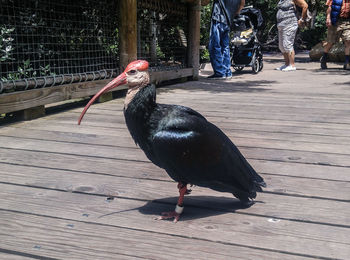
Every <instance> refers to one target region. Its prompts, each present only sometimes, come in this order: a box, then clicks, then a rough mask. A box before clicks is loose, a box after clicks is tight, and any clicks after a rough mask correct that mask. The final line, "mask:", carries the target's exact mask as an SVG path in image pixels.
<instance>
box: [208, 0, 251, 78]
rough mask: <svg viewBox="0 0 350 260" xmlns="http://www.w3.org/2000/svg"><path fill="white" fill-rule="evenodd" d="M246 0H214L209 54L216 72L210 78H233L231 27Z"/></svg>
mask: <svg viewBox="0 0 350 260" xmlns="http://www.w3.org/2000/svg"><path fill="white" fill-rule="evenodd" d="M244 5H245V0H214V2H213V7H212V15H211V26H210V35H209V47H208V49H209V56H210V62H211V65H212V67H213V71H214V74H213V75H211V76H209V77H208V79H227V78H232V72H231V60H230V35H229V33H230V27H231V23H232V20H233V19H234V17H235V16H236V15H237V14H239V13H240V11H241V10H242V9H243V7H244Z"/></svg>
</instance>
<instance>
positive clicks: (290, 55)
mask: <svg viewBox="0 0 350 260" xmlns="http://www.w3.org/2000/svg"><path fill="white" fill-rule="evenodd" d="M294 59H295V52H294V50H292V51H290V52H289V53H288V61H289V66H292V67H295V62H294Z"/></svg>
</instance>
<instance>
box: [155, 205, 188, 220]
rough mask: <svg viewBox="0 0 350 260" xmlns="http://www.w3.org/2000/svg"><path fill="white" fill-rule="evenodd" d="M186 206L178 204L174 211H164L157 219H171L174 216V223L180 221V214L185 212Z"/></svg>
mask: <svg viewBox="0 0 350 260" xmlns="http://www.w3.org/2000/svg"><path fill="white" fill-rule="evenodd" d="M183 210H184V207H183V206H182V207H181V206H179V205H176V208H175V210H174V211H169V212H162V215H161V216H159V217H158V218H157V220H163V219H171V218H174V223H176V222H178V221H179V219H180V215H181V213H182V212H183Z"/></svg>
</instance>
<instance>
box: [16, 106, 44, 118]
mask: <svg viewBox="0 0 350 260" xmlns="http://www.w3.org/2000/svg"><path fill="white" fill-rule="evenodd" d="M14 115H15V117H16V118H17V119H19V120H33V119H36V118H39V117H42V116H45V106H37V107H31V108H27V109H24V110H20V111H16V112H15V113H14Z"/></svg>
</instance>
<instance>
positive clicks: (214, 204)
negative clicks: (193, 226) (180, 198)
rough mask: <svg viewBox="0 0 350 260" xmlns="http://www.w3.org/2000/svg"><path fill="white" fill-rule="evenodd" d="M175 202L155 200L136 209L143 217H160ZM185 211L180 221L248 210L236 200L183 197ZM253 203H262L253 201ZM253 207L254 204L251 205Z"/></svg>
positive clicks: (171, 209) (174, 198) (173, 200)
mask: <svg viewBox="0 0 350 260" xmlns="http://www.w3.org/2000/svg"><path fill="white" fill-rule="evenodd" d="M176 202H177V197H169V198H163V199H157V200H154V201H149V202H147V203H146V204H145V205H144V206H142V207H140V208H138V210H139V212H140V213H141V214H144V215H160V214H161V213H162V212H167V211H173V210H174V208H175V205H176ZM184 203H185V210H184V213H183V214H182V215H181V219H180V220H181V221H186V220H194V219H200V218H206V217H211V216H218V215H222V214H228V213H234V212H235V211H236V210H240V209H245V208H249V207H250V206H246V205H243V204H242V203H241V202H240V201H239V200H238V199H236V198H233V197H232V198H227V197H216V196H188V197H185V202H184ZM255 203H262V202H259V201H255ZM251 206H253V207H254V204H253V205H251Z"/></svg>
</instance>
